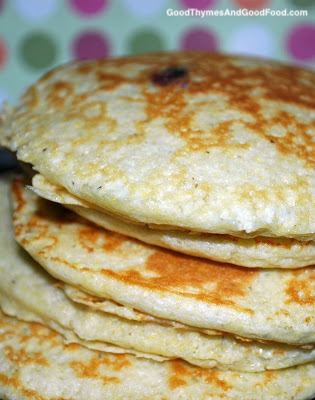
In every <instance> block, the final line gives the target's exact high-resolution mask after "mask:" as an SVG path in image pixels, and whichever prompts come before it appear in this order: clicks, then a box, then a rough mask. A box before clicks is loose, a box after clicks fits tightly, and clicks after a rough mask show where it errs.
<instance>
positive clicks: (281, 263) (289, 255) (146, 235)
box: [31, 174, 315, 268]
mask: <svg viewBox="0 0 315 400" xmlns="http://www.w3.org/2000/svg"><path fill="white" fill-rule="evenodd" d="M31 188H32V190H34V191H35V193H37V194H38V195H39V196H41V197H43V198H46V199H48V200H51V201H55V202H58V203H61V204H64V205H66V206H68V207H69V208H71V209H72V210H73V211H75V212H76V213H78V214H79V215H81V216H82V217H84V218H86V219H88V220H90V221H92V222H94V223H95V224H98V225H100V226H102V227H103V228H105V229H108V230H110V231H114V232H118V233H122V234H124V235H128V236H131V237H134V238H136V239H139V240H141V241H142V242H145V243H149V244H154V245H158V246H162V247H165V248H169V249H172V250H176V251H179V252H181V253H185V254H190V255H192V256H198V257H203V258H207V259H210V260H216V261H221V262H228V263H232V264H236V265H241V266H244V267H252V268H257V267H260V268H297V267H305V266H308V265H311V264H314V262H315V241H314V240H311V241H299V240H296V239H292V238H284V237H280V238H279V237H278V238H267V237H262V236H257V237H255V238H250V239H246V238H238V237H236V236H231V235H216V234H211V233H207V234H205V233H198V232H185V231H180V230H174V229H173V230H171V229H161V228H159V229H155V228H152V227H150V226H148V225H139V224H135V223H131V222H130V221H128V222H126V221H123V220H122V219H119V218H117V217H114V216H113V215H110V214H106V213H104V212H103V211H102V210H100V209H99V208H96V207H95V206H94V205H93V204H91V203H88V202H86V201H82V200H81V199H79V198H78V197H75V196H73V195H71V194H70V193H69V192H67V191H66V190H65V189H64V188H62V187H61V186H57V185H54V184H52V183H51V182H48V181H47V180H46V179H45V178H44V177H43V176H41V175H40V174H37V175H35V176H34V177H33V179H32V187H31ZM93 207H94V208H93Z"/></svg>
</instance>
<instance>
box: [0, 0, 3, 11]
mask: <svg viewBox="0 0 315 400" xmlns="http://www.w3.org/2000/svg"><path fill="white" fill-rule="evenodd" d="M2 10H3V0H0V13H1V12H2Z"/></svg>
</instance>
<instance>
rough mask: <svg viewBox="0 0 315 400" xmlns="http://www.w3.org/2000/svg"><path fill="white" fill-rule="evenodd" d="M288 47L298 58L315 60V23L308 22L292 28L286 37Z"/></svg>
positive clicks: (293, 55) (292, 54)
mask: <svg viewBox="0 0 315 400" xmlns="http://www.w3.org/2000/svg"><path fill="white" fill-rule="evenodd" d="M286 49H287V51H288V53H289V54H290V55H291V56H292V57H293V58H295V59H296V60H301V61H311V60H314V59H315V24H311V23H307V22H306V23H302V24H299V25H295V26H294V27H293V28H291V30H290V31H289V32H288V34H287V37H286Z"/></svg>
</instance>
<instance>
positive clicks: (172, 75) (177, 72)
mask: <svg viewBox="0 0 315 400" xmlns="http://www.w3.org/2000/svg"><path fill="white" fill-rule="evenodd" d="M187 73H188V70H187V68H185V67H176V66H173V67H167V68H164V69H162V71H160V72H156V73H155V74H153V75H152V82H153V83H154V84H155V85H159V86H167V85H169V84H171V83H175V82H176V81H178V80H179V79H181V78H184V77H185V76H186V75H187ZM185 85H187V84H186V83H183V84H182V87H186V86H185Z"/></svg>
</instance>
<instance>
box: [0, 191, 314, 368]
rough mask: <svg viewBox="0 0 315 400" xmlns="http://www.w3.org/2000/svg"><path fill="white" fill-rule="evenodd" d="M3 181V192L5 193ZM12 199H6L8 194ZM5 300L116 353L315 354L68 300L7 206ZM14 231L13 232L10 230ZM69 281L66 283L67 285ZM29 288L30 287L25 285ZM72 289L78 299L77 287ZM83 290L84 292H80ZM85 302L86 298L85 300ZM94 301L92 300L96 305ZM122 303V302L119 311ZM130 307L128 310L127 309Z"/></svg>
mask: <svg viewBox="0 0 315 400" xmlns="http://www.w3.org/2000/svg"><path fill="white" fill-rule="evenodd" d="M5 186H6V185H2V187H1V195H2V196H1V197H2V198H5V193H4V191H5V190H4V188H5ZM6 201H7V200H6ZM1 223H2V224H3V225H2V227H1V234H0V250H1V254H5V252H7V253H6V254H7V256H6V257H3V258H2V259H1V260H0V306H1V308H2V310H3V311H4V312H5V313H6V314H8V315H11V316H14V317H17V318H18V319H21V320H26V321H33V322H40V323H42V324H44V325H46V326H48V327H50V328H52V329H54V330H55V331H57V332H59V333H60V334H62V335H63V336H64V338H65V341H66V342H67V343H79V344H81V345H83V346H85V347H88V348H91V349H96V350H99V351H105V352H112V353H122V352H126V353H131V354H134V355H136V356H138V357H145V358H151V359H154V360H157V361H162V360H165V359H166V358H172V359H174V358H182V359H185V360H186V361H188V362H189V363H191V364H194V365H198V366H201V367H206V368H209V367H218V368H220V369H224V370H226V369H228V370H237V371H238V370H239V371H251V372H252V371H264V370H266V369H280V368H287V367H291V366H294V365H298V364H303V363H306V362H310V361H314V360H315V348H314V347H313V346H309V348H302V347H297V346H289V345H283V344H279V343H259V342H257V341H244V340H241V339H237V338H235V337H234V336H233V335H228V334H224V333H217V334H215V332H210V335H208V334H206V332H202V331H198V330H196V329H193V328H191V327H189V326H183V325H181V324H178V323H177V324H176V323H171V321H169V322H170V323H169V324H167V322H166V321H164V320H160V319H156V318H154V317H153V316H151V318H149V316H147V318H145V316H142V318H141V317H140V312H137V311H135V310H130V309H129V310H128V309H127V310H126V307H123V306H122V305H116V308H115V307H114V306H115V305H114V304H111V309H108V308H107V307H105V306H104V303H105V302H103V308H101V307H100V306H98V305H97V304H93V303H92V304H91V302H90V303H89V302H88V300H91V296H90V298H89V299H88V300H87V301H86V302H85V303H86V304H85V305H82V304H78V302H77V301H76V302H73V301H71V300H69V299H68V298H67V297H66V295H65V294H64V292H63V286H64V285H62V284H60V283H58V282H57V281H56V280H55V279H53V278H52V277H51V276H50V275H49V274H48V273H47V272H46V271H45V270H44V269H43V268H41V267H40V266H39V265H38V264H36V263H35V262H34V261H33V260H32V259H31V258H30V257H29V256H28V254H27V253H25V251H24V250H23V249H21V248H20V247H19V245H18V244H17V243H16V242H15V241H14V238H13V233H12V229H11V227H10V216H9V213H8V207H7V206H6V207H5V206H4V205H3V206H2V210H1ZM10 231H11V235H10ZM65 286H66V285H65ZM26 288H27V290H26ZM67 292H68V293H67V294H68V295H69V294H70V297H71V298H72V299H75V300H78V291H75V290H74V289H72V292H75V295H76V296H75V295H74V294H73V293H72V295H71V291H69V288H67ZM83 296H84V293H81V298H82V297H83ZM81 303H83V302H82V301H81ZM91 305H92V306H91ZM118 307H119V308H120V309H119V311H117V309H118ZM128 311H129V314H128Z"/></svg>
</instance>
